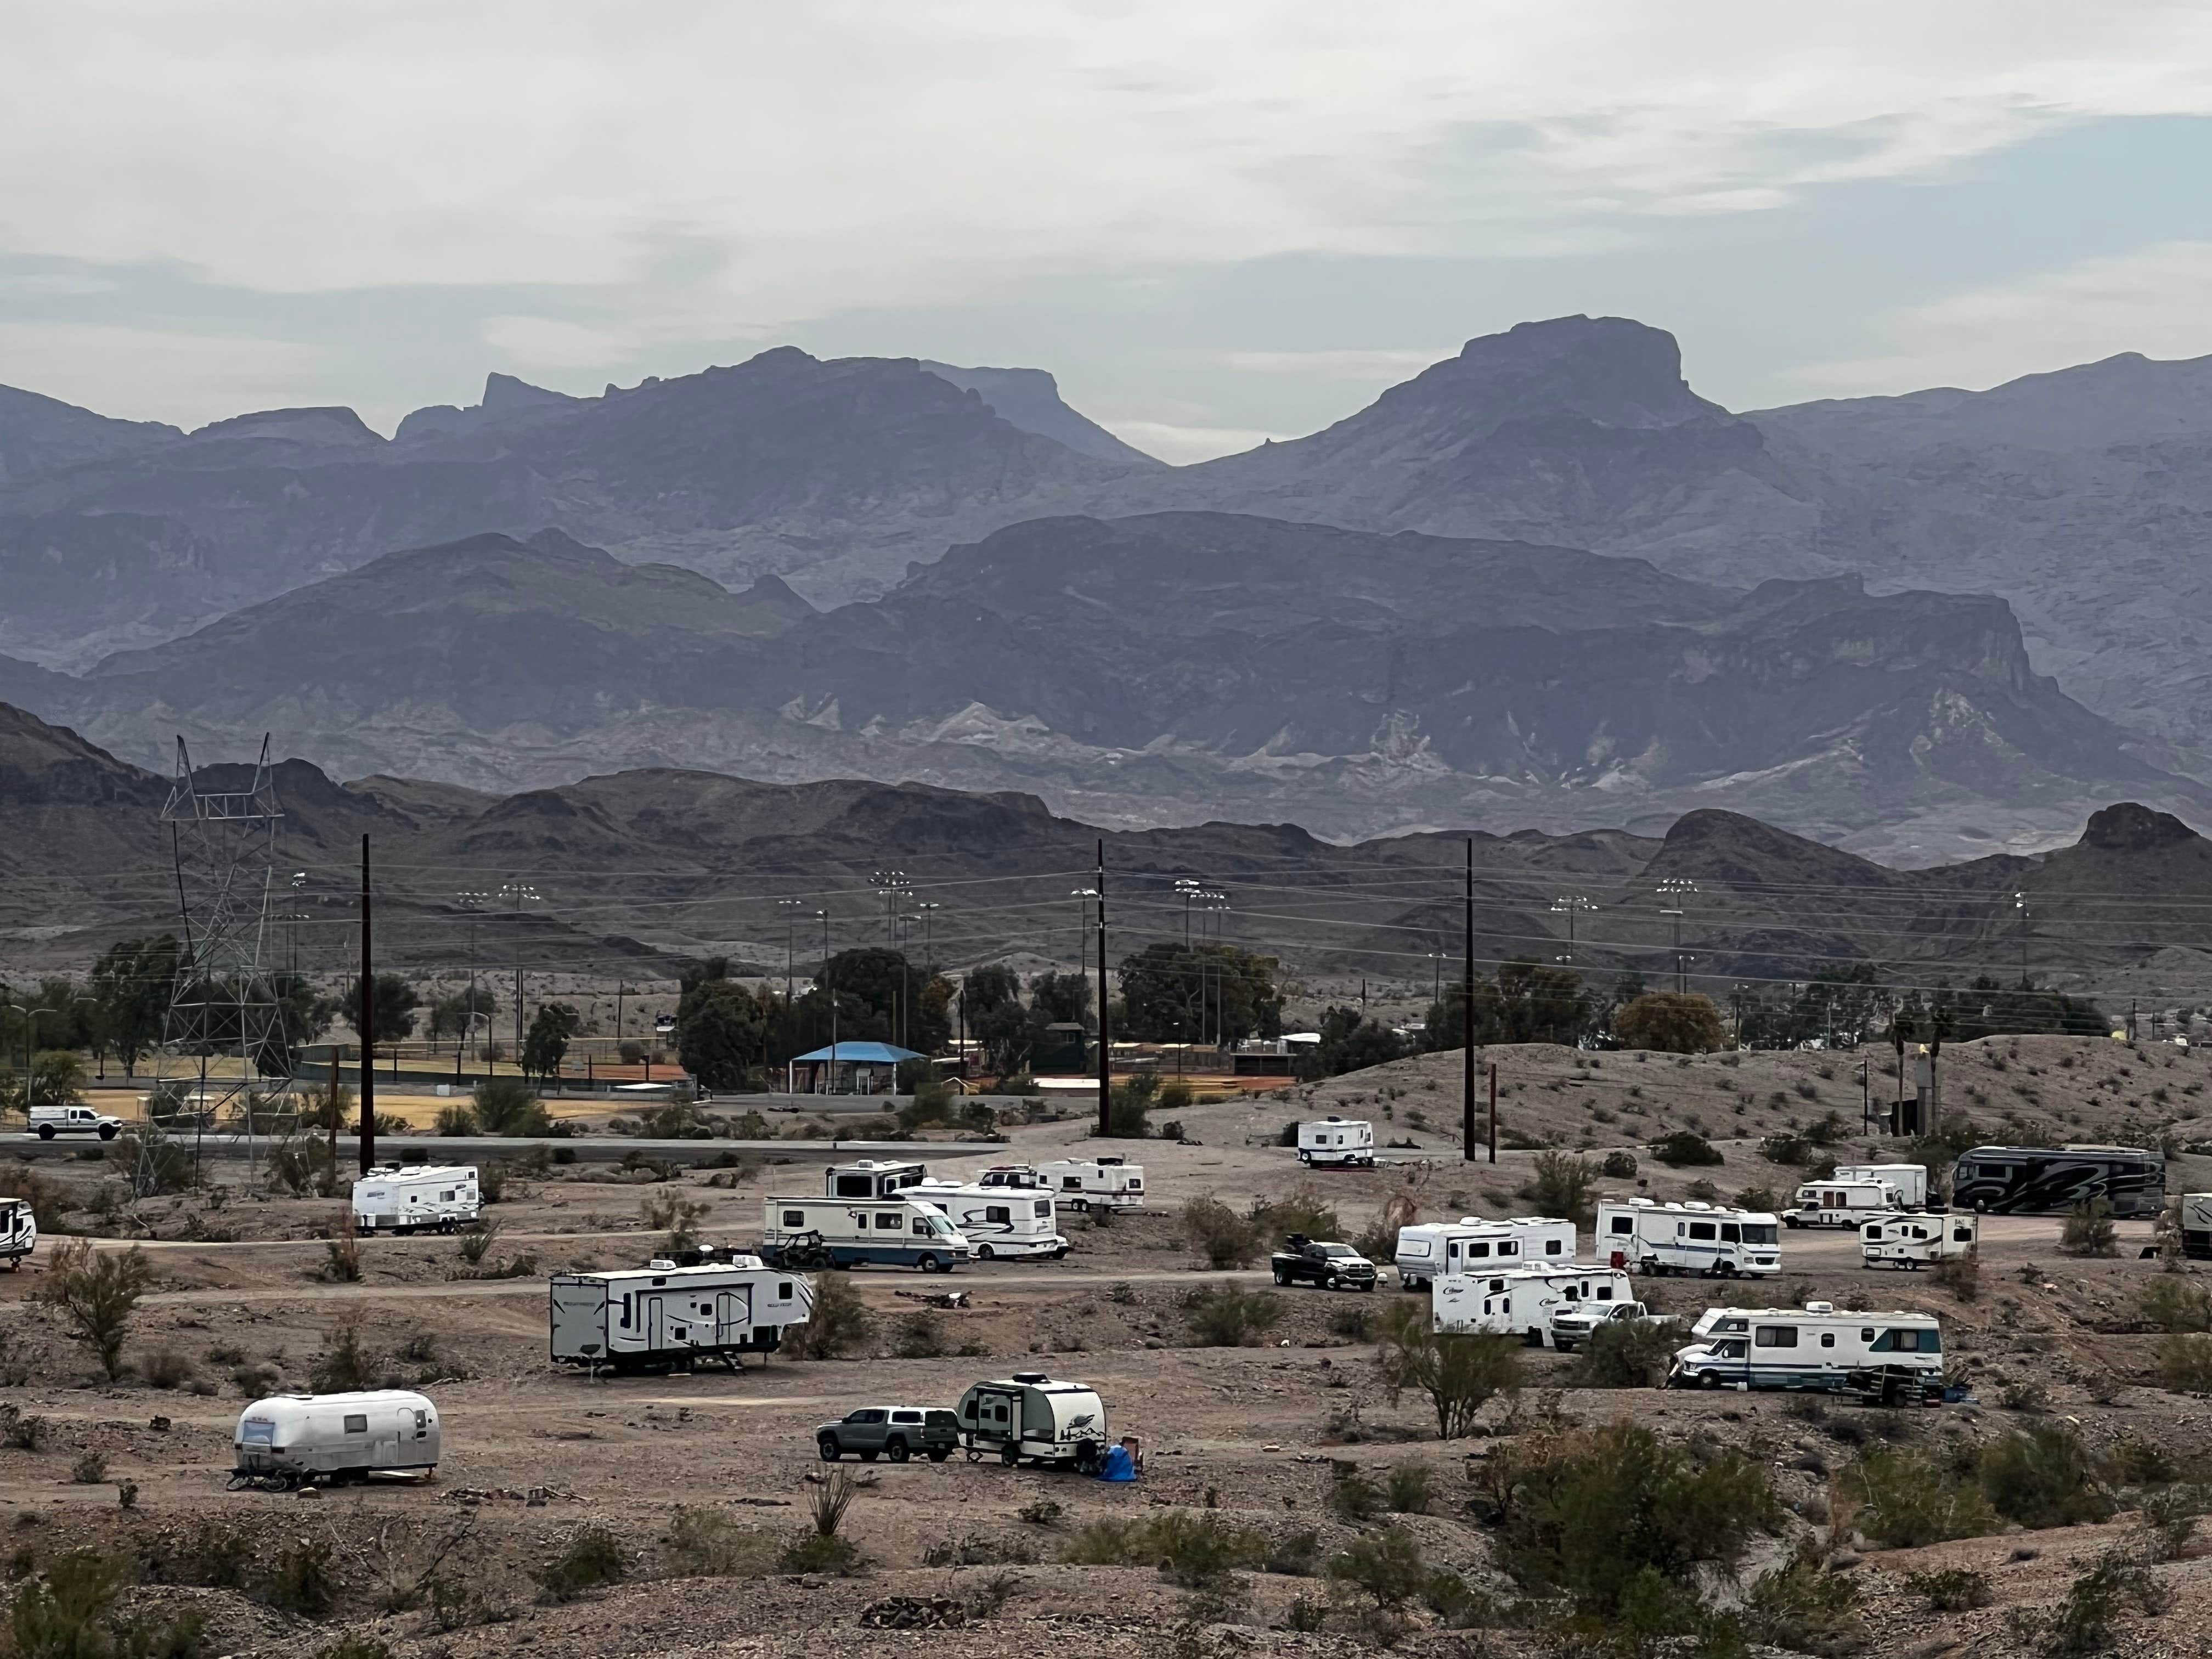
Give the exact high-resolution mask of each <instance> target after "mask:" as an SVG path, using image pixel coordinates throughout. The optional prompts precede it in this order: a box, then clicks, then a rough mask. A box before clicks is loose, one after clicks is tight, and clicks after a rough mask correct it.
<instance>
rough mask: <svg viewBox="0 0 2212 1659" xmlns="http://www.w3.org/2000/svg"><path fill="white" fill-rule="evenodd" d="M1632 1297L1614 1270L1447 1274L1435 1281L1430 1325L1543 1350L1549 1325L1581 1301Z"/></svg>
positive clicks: (1537, 1269) (1522, 1269) (1506, 1270)
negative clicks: (1510, 1339)
mask: <svg viewBox="0 0 2212 1659" xmlns="http://www.w3.org/2000/svg"><path fill="white" fill-rule="evenodd" d="M1634 1299H1635V1297H1634V1292H1633V1291H1631V1290H1630V1288H1629V1284H1628V1275H1627V1274H1626V1273H1623V1272H1622V1271H1621V1270H1620V1268H1618V1267H1503V1268H1498V1269H1497V1270H1495V1271H1493V1272H1491V1273H1447V1274H1445V1275H1444V1276H1443V1278H1441V1279H1437V1288H1436V1294H1435V1296H1434V1297H1431V1301H1430V1304H1429V1323H1430V1326H1431V1328H1432V1329H1434V1330H1437V1331H1450V1332H1469V1331H1488V1332H1492V1333H1494V1334H1498V1335H1502V1336H1517V1337H1520V1338H1521V1339H1522V1340H1524V1341H1525V1342H1527V1343H1528V1346H1530V1347H1532V1348H1535V1347H1545V1346H1549V1345H1550V1343H1551V1340H1552V1321H1553V1318H1554V1317H1555V1316H1558V1315H1559V1314H1561V1313H1565V1312H1567V1311H1569V1310H1574V1309H1579V1308H1580V1307H1581V1306H1582V1305H1583V1303H1585V1302H1589V1303H1593V1304H1597V1303H1607V1302H1629V1301H1633V1300H1634Z"/></svg>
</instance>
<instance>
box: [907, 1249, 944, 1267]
mask: <svg viewBox="0 0 2212 1659" xmlns="http://www.w3.org/2000/svg"><path fill="white" fill-rule="evenodd" d="M914 1265H915V1267H919V1268H921V1270H922V1272H924V1273H942V1272H944V1271H945V1267H944V1264H943V1263H942V1262H940V1261H938V1259H937V1258H936V1257H935V1256H934V1255H931V1254H930V1253H929V1252H928V1251H927V1250H924V1251H923V1252H922V1253H921V1255H920V1257H918V1258H917V1259H916V1260H915V1264H914Z"/></svg>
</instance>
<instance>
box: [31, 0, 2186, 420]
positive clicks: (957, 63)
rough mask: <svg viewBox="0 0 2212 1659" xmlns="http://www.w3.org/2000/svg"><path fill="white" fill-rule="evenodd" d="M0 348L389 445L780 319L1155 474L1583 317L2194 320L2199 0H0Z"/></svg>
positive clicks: (1981, 323) (1857, 333)
mask: <svg viewBox="0 0 2212 1659" xmlns="http://www.w3.org/2000/svg"><path fill="white" fill-rule="evenodd" d="M4 25H5V30H6V33H5V36H4V38H5V40H6V41H7V44H8V49H7V51H6V52H5V53H4V54H0V381H4V382H7V383H9V384H14V385H19V386H29V387H31V388H33V389H35V390H39V391H43V392H50V393H52V394H53V395H56V396H59V397H64V398H70V399H71V400H72V401H78V402H83V403H87V404H92V405H94V406H95V407H98V408H100V409H102V410H106V411H107V412H110V413H113V414H118V415H125V416H134V417H139V418H158V419H167V420H173V421H176V422H179V423H182V424H187V425H189V424H195V423H197V422H204V421H206V420H210V419H213V418H216V417H219V416H223V415H227V414H231V413H235V412H238V411H239V410H241V409H244V408H248V407H255V406H264V407H265V406H269V405H270V404H286V403H306V402H345V403H350V404H353V405H354V406H356V408H358V409H360V410H361V411H362V414H363V415H364V416H366V417H367V418H368V419H369V420H370V421H371V422H372V423H373V424H375V425H378V426H380V427H381V428H385V429H386V430H388V429H389V428H390V427H391V426H392V423H393V422H395V421H396V420H397V419H398V416H399V415H400V414H402V413H404V411H405V410H407V409H408V408H410V407H412V406H414V405H416V404H423V403H430V402H469V401H473V399H474V398H475V395H476V392H477V387H478V386H480V385H481V382H482V377H483V373H484V371H485V370H486V369H488V368H498V369H503V370H507V371H509V372H513V373H517V374H524V375H526V376H528V377H531V378H534V379H538V380H543V381H544V382H546V383H548V384H552V385H556V386H562V387H563V388H566V389H569V390H576V391H586V392H590V391H596V390H598V389H599V386H601V385H602V384H603V383H605V382H606V381H608V380H623V381H629V380H635V379H636V378H638V377H639V376H640V375H641V374H647V373H658V374H670V373H682V372H685V371H687V370H689V369H692V368H697V367H699V366H701V365H702V363H704V362H709V361H716V362H731V361H734V360H737V359H740V358H742V357H744V356H748V355H750V353H751V352H752V351H754V350H757V349H760V348H762V347H763V346H764V345H768V344H772V343H784V342H792V343H799V344H801V345H803V346H805V347H806V348H807V349H810V350H815V351H817V352H822V353H825V354H829V353H846V352H877V353H885V354H896V355H901V356H927V357H938V358H942V359H946V360H951V361H962V362H1024V363H1030V364H1034V365H1036V366H1037V367H1041V368H1048V369H1052V370H1054V372H1055V373H1057V374H1059V375H1060V379H1061V383H1062V387H1063V391H1064V392H1065V393H1066V395H1067V396H1068V398H1070V400H1071V401H1073V402H1074V403H1076V404H1078V405H1079V407H1083V408H1085V410H1086V411H1087V412H1089V413H1091V414H1092V415H1093V416H1095V417H1097V418H1099V419H1101V420H1103V421H1104V422H1107V423H1108V424H1109V425H1112V426H1114V427H1115V428H1117V429H1118V430H1121V431H1122V432H1123V433H1124V434H1125V435H1127V436H1129V437H1130V438H1131V439H1132V441H1136V442H1138V443H1139V444H1144V445H1146V446H1148V447H1153V448H1154V449H1155V450H1156V452H1157V453H1163V454H1166V455H1168V456H1169V457H1170V459H1188V458H1191V457H1193V456H1195V455H1200V454H1205V453H1219V452H1220V451H1222V450H1224V449H1226V448H1231V447H1239V446H1242V445H1243V444H1247V443H1249V442H1253V441H1257V439H1258V438H1259V437H1261V436H1265V435H1270V434H1274V435H1288V434H1291V433H1294V432H1297V431H1302V430H1306V429H1310V428H1311V427H1313V426H1315V425H1318V424H1321V423H1322V422H1325V421H1327V420H1328V419H1331V418H1334V417H1335V416H1339V415H1341V414H1343V413H1346V412H1348V411H1349V410H1351V409H1352V408H1353V407H1356V406H1357V405H1358V404H1359V403H1360V402H1362V401H1364V399H1365V398H1367V397H1369V396H1371V395H1372V393H1373V392H1375V391H1376V390H1378V389H1379V388H1380V387H1382V386H1385V385H1388V384H1389V383H1390V382H1391V381H1393V380H1401V379H1403V378H1405V376H1406V375H1407V374H1408V373H1410V372H1413V370H1414V369H1415V368H1418V367H1419V364H1420V363H1421V362H1425V361H1427V360H1428V359H1429V358H1430V357H1431V356H1435V355H1440V354H1441V353H1443V352H1445V351H1449V350H1450V349H1454V348H1455V347H1456V345H1457V343H1459V341H1460V340H1462V339H1463V338H1464V337H1467V336H1468V335H1472V334H1475V333H1481V332H1487V331H1492V330H1495V329H1498V328H1501V327H1505V326H1508V325H1510V324H1511V323H1513V322H1514V321H1516V320H1519V319H1522V318H1524V317H1528V316H1541V315H1552V314H1557V313H1562V312H1567V311H1576V310H1589V311H1598V310H1606V311H1613V312H1618V313H1625V314H1631V315H1635V316H1638V317H1640V318H1642V319H1644V320H1645V321H1648V322H1650V323H1653V324H1656V325H1660V326H1662V327H1670V328H1673V329H1674V330H1675V331H1676V332H1677V333H1678V334H1680V336H1681V337H1682V339H1683V342H1684V346H1685V350H1686V356H1687V357H1688V368H1689V372H1690V374H1691V377H1692V381H1693V382H1694V383H1695V384H1696V385H1697V386H1698V387H1699V390H1701V391H1703V392H1705V393H1706V394H1707V395H1709V396H1712V397H1715V398H1718V399H1719V400H1720V401H1723V402H1724V403H1728V404H1731V405H1733V406H1737V407H1745V406H1752V405H1757V404H1771V403H1777V402H1782V401H1788V400H1790V399H1792V398H1803V397H1809V396H1818V395H1825V394H1831V393H1854V392H1875V391H1881V392H1891V391H1903V390H1908V389H1911V388H1912V387H1916V386H1922V385H1926V384H1931V383H1940V382H1944V381H1950V382H1954V383H1958V382H1963V383H1966V384H1973V385H1985V384H1989V383H1991V382H1993V381H1995V380H2002V379H2005V378H2008V377H2009V376H2011V375H2013V374H2021V373H2026V372H2030V371H2033V370H2039V369H2045V368H2054V367H2058V366H2060V365H2061V364H2062V363H2063V362H2070V361H2075V360H2077V358H2078V357H2080V356H2100V355H2106V354H2108V353H2109V352H2112V351H2116V350H2123V349H2143V350H2147V351H2150V352H2152V353H2154V355H2169V356H2171V355H2194V354H2198V353H2204V352H2212V307H2208V306H2207V305H2206V304H2205V301H2206V298H2207V294H2206V289H2207V283H2208V278H2212V253H2208V248H2212V224H2207V223H2203V222H2201V221H2202V220H2203V216H2204V214H2205V211H2206V210H2205V209H2204V208H2203V206H2202V205H2201V204H2199V201H2198V198H2199V197H2201V196H2202V195H2203V191H2202V185H2201V182H2199V181H2201V179H2202V177H2203V164H2204V162H2205V161H2207V160H2212V13H2208V12H2207V11H2206V10H2205V9H2203V8H2202V7H2198V6H2194V5H2173V6H2166V5H2159V4H2148V3H2132V4H2130V5H2129V6H2126V7H2120V8H2086V7H2081V6H2079V5H2077V4H2069V5H2055V4H2054V5H2034V4H2028V5H2023V4H2020V3H2005V4H1994V3H1990V4H1982V3H1960V4H1952V5H1937V6H1929V5H1928V4H1926V3H1925V0H1922V3H1918V4H1912V5H1879V4H1872V5H1868V4H1863V5H1859V6H1855V7H1850V8H1822V9H1814V8H1796V7H1776V6H1772V5H1771V4H1769V5H1736V4H1705V5H1698V4H1676V5H1670V6H1665V7H1660V6H1652V5H1649V4H1641V3H1639V4H1624V5H1617V6H1607V5H1596V4H1583V5H1577V6H1572V7H1553V8H1541V7H1531V6H1528V5H1525V4H1521V3H1512V4H1470V3H1465V0H1461V3H1452V4H1444V5H1434V6H1431V5H1411V4H1408V5H1400V6H1392V7H1347V6H1344V5H1341V4H1339V3H1328V4H1260V3H1253V0H1211V3H1208V4H1205V5H1198V6H1194V5H1191V4H1189V3H1188V0H1182V3H1176V4H1150V3H1123V4H1119V5H1113V4H1106V5H1102V4H1098V3H1087V4H1081V5H1060V4H1050V3H1039V0H1024V3H1019V4H1015V3H1006V4H992V3H981V0H969V3H961V4H948V3H928V0H921V3H916V0H907V3H899V4H893V3H878V4H870V5H854V4H840V3H821V0H813V3H809V4H807V5H805V6H799V7H792V6H782V5H765V4H763V5H744V4H685V3H661V4H657V5H654V6H652V7H644V8H640V7H614V6H605V5H594V6H579V5H568V4H560V3H547V0H536V3H532V4H528V5H520V4H516V5H501V4H485V3H479V4H473V5H469V6H462V7H456V6H453V5H450V4H435V5H430V4H419V5H418V4H405V3H392V0H381V3H377V4H374V5H372V6H368V7H359V6H338V5H324V4H312V3H301V0H285V3H274V0H269V3H258V0H238V3H233V4H228V5H208V4H142V5H129V4H104V3H98V0H71V3H70V4H67V5H64V6H47V5H40V6H33V5H30V4H16V3H12V0H11V3H8V4H6V6H5V10H4Z"/></svg>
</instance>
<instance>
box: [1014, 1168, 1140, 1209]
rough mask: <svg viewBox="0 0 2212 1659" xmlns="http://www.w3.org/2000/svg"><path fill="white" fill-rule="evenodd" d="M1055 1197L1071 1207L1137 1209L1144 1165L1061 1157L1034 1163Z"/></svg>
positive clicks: (1138, 1207)
mask: <svg viewBox="0 0 2212 1659" xmlns="http://www.w3.org/2000/svg"><path fill="white" fill-rule="evenodd" d="M1036 1172H1037V1174H1038V1175H1039V1176H1042V1178H1043V1179H1044V1180H1045V1182H1048V1184H1049V1185H1050V1186H1051V1188H1052V1189H1053V1193H1054V1195H1055V1196H1056V1197H1057V1199H1058V1200H1059V1201H1060V1203H1062V1204H1064V1205H1066V1206H1067V1207H1068V1208H1069V1209H1071V1210H1092V1209H1103V1210H1140V1209H1142V1208H1144V1206H1145V1166H1144V1165H1143V1164H1131V1163H1129V1162H1127V1160H1125V1159H1122V1158H1054V1159H1051V1160H1050V1161H1048V1162H1047V1163H1043V1164H1038V1165H1037V1166H1036Z"/></svg>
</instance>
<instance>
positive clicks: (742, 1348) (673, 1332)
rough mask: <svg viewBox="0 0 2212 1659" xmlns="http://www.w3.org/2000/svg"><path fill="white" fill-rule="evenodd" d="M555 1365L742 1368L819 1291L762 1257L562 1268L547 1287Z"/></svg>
mask: <svg viewBox="0 0 2212 1659" xmlns="http://www.w3.org/2000/svg"><path fill="white" fill-rule="evenodd" d="M547 1299H548V1320H547V1323H548V1328H549V1331H550V1348H551V1352H552V1357H553V1361H554V1363H555V1364H560V1365H583V1366H587V1367H589V1368H590V1369H591V1370H592V1371H593V1372H594V1373H596V1372H598V1371H599V1370H601V1369H602V1368H605V1369H607V1370H618V1371H619V1370H646V1369H649V1368H659V1367H663V1366H669V1365H677V1364H686V1365H688V1364H693V1363H696V1361H698V1360H700V1359H720V1360H721V1361H723V1362H724V1363H725V1364H727V1365H728V1366H729V1367H730V1369H731V1370H737V1369H738V1367H739V1364H740V1360H739V1356H740V1355H743V1354H748V1353H763V1354H767V1353H774V1352H775V1351H776V1350H777V1349H778V1348H779V1347H781V1346H782V1345H783V1336H784V1333H785V1332H786V1331H787V1330H788V1329H790V1328H791V1327H793V1325H803V1324H805V1322H806V1320H807V1316H809V1315H810V1314H811V1313H812V1312H813V1310H814V1287H813V1285H811V1284H809V1283H808V1282H807V1280H806V1279H805V1277H804V1276H803V1275H801V1274H799V1273H789V1272H785V1271H782V1270H780V1269H776V1268H772V1267H769V1266H768V1265H767V1264H766V1263H764V1262H763V1261H761V1260H760V1258H759V1257H757V1256H735V1257H732V1259H731V1260H730V1261H726V1262H710V1263H707V1264H704V1265H702V1266H700V1267H678V1266H677V1265H676V1264H675V1263H674V1262H672V1261H655V1262H653V1263H652V1264H650V1265H649V1266H647V1267H635V1268H624V1269H621V1270H618V1271H616V1272H612V1273H556V1274H555V1275H554V1276H553V1281H552V1284H551V1286H550V1290H549V1293H548V1298H547Z"/></svg>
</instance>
